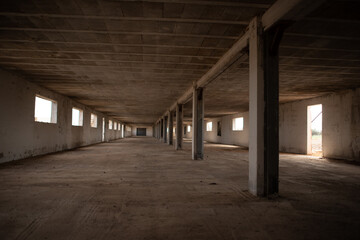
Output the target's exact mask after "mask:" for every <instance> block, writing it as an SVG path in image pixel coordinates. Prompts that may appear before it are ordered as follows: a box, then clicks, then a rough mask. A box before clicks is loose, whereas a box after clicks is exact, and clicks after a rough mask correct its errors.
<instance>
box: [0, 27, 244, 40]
mask: <svg viewBox="0 0 360 240" xmlns="http://www.w3.org/2000/svg"><path fill="white" fill-rule="evenodd" d="M0 30H1V31H25V32H26V31H27V32H42V33H44V32H55V33H94V34H116V35H127V36H128V35H140V36H144V35H147V36H167V37H185V38H213V39H238V38H239V37H238V36H222V35H208V34H183V33H160V32H125V31H107V30H87V29H56V28H30V27H25V28H24V27H0Z"/></svg>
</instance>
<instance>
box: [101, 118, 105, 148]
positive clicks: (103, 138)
mask: <svg viewBox="0 0 360 240" xmlns="http://www.w3.org/2000/svg"><path fill="white" fill-rule="evenodd" d="M101 141H102V142H104V141H105V118H103V119H102V135H101Z"/></svg>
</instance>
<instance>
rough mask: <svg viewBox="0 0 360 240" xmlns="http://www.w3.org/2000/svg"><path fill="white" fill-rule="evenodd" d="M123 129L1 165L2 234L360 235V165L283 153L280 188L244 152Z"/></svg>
mask: <svg viewBox="0 0 360 240" xmlns="http://www.w3.org/2000/svg"><path fill="white" fill-rule="evenodd" d="M184 148H185V149H184V150H181V151H175V150H174V149H173V147H172V146H168V145H166V144H163V143H160V142H159V141H158V140H156V139H153V138H127V139H122V140H118V141H115V142H110V143H102V144H98V145H93V146H89V147H84V148H79V149H76V150H73V151H67V152H62V153H56V154H50V155H46V156H42V157H36V158H32V159H27V160H20V161H15V162H12V163H8V164H2V165H0V181H1V185H0V239H61V240H63V239H124V240H128V239H179V240H180V239H181V240H183V239H206V240H210V239H286V240H290V239H291V240H293V239H360V204H359V203H360V166H356V165H350V164H347V163H345V162H341V161H328V160H326V159H319V158H316V157H311V156H305V155H295V154H281V155H280V196H279V197H278V198H276V199H271V200H269V199H264V198H258V197H255V196H252V195H251V194H250V193H249V192H248V191H247V184H248V155H247V151H245V150H243V149H238V150H236V149H237V148H236V147H234V146H231V147H229V146H226V145H216V144H206V145H205V159H204V160H202V161H193V160H191V145H190V143H189V142H187V143H185V147H184Z"/></svg>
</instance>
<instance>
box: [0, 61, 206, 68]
mask: <svg viewBox="0 0 360 240" xmlns="http://www.w3.org/2000/svg"><path fill="white" fill-rule="evenodd" d="M54 60H56V59H54ZM77 60H79V59H77ZM0 63H7V64H19V65H34V66H36V65H58V66H84V67H86V66H89V67H106V65H74V64H64V63H61V64H58V63H31V62H18V61H16V62H7V61H1V60H0ZM116 63H134V64H143V63H145V64H163V65H166V64H169V65H190V66H191V65H197V66H212V65H213V64H207V63H179V62H169V61H168V62H161V61H150V62H149V61H130V60H129V61H128V60H126V61H120V60H119V61H116Z"/></svg>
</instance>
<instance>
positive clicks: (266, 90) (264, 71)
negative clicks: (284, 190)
mask: <svg viewBox="0 0 360 240" xmlns="http://www.w3.org/2000/svg"><path fill="white" fill-rule="evenodd" d="M250 29H251V33H250V39H249V70H250V73H249V80H250V83H249V100H250V102H249V118H250V119H249V123H250V124H249V125H250V126H249V128H250V134H249V190H250V192H251V193H253V194H254V195H258V196H269V195H272V194H276V193H278V186H279V181H278V179H279V171H278V169H279V119H278V115H279V70H278V68H279V60H278V46H279V42H280V39H281V36H282V29H280V30H279V29H278V28H273V29H269V30H267V31H266V32H265V33H264V32H263V30H262V26H261V22H260V19H258V18H256V19H254V20H253V21H252V22H251V23H250Z"/></svg>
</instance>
